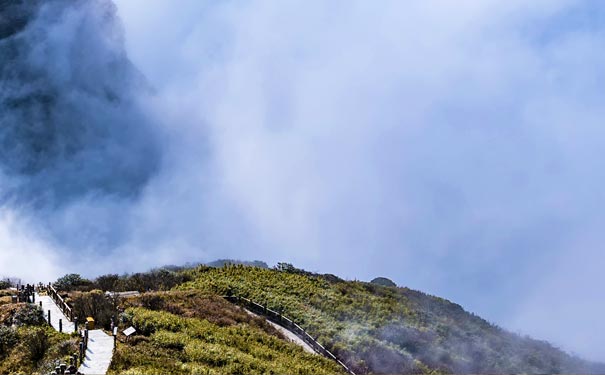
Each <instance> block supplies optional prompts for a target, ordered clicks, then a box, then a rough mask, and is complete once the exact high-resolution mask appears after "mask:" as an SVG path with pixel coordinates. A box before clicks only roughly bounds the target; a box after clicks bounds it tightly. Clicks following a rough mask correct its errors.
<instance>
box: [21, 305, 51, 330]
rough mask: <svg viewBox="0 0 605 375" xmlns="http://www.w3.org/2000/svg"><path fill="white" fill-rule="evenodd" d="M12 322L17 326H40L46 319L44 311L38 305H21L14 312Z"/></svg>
mask: <svg viewBox="0 0 605 375" xmlns="http://www.w3.org/2000/svg"><path fill="white" fill-rule="evenodd" d="M13 324H15V325H17V326H25V325H28V326H40V325H43V324H46V321H45V320H44V313H43V312H42V309H41V308H40V307H39V306H35V305H23V307H22V308H20V309H19V310H17V311H16V312H15V315H14V316H13Z"/></svg>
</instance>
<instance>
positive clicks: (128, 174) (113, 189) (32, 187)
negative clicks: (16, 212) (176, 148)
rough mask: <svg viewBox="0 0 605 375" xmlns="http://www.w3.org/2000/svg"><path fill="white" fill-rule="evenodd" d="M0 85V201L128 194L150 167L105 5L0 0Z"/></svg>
mask: <svg viewBox="0 0 605 375" xmlns="http://www.w3.org/2000/svg"><path fill="white" fill-rule="evenodd" d="M0 86H1V87H2V90H1V91H0V124H1V126H0V145H1V147H0V178H2V179H3V183H2V188H0V199H1V200H2V203H7V202H10V203H15V202H17V203H19V204H20V203H23V202H27V203H28V205H32V206H35V207H47V208H48V207H57V206H61V205H64V204H66V203H69V202H71V201H73V200H75V199H77V198H81V197H84V196H88V195H95V196H99V195H100V196H104V195H111V196H113V197H118V198H120V197H122V198H132V197H133V196H136V195H137V194H138V193H139V192H140V190H141V189H142V188H143V187H144V186H145V184H146V183H147V181H148V180H149V178H151V176H152V175H153V174H154V172H155V171H156V169H157V168H158V164H159V148H158V146H157V145H158V143H157V141H156V137H155V133H154V131H153V126H151V125H150V121H149V119H147V118H146V116H145V115H144V111H142V110H141V109H140V108H139V105H138V103H137V99H138V98H139V97H140V96H141V95H143V94H145V89H144V85H143V80H142V78H141V77H140V75H139V73H138V72H137V70H136V69H135V68H134V67H133V65H132V64H131V62H130V61H129V59H128V57H127V55H126V53H125V50H124V42H123V32H122V29H121V25H120V23H119V20H118V19H117V15H116V8H115V6H114V5H113V3H112V2H111V1H106V0H95V1H92V0H82V1H66V0H45V1H41V0H33V1H32V0H18V1H15V0H1V1H0Z"/></svg>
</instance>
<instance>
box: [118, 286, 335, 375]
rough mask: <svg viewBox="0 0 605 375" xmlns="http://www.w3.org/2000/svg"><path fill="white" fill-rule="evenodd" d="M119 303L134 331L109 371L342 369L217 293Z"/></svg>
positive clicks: (158, 295)
mask: <svg viewBox="0 0 605 375" xmlns="http://www.w3.org/2000/svg"><path fill="white" fill-rule="evenodd" d="M122 307H123V308H124V309H125V310H124V313H123V314H122V322H121V323H122V324H123V325H124V326H129V325H132V326H134V327H135V328H136V329H137V331H138V334H137V335H136V336H135V337H133V338H131V339H130V340H122V341H123V342H122V344H121V345H118V350H117V352H116V354H115V356H114V359H113V362H112V365H111V369H110V374H137V375H138V374H340V373H342V371H341V369H340V368H339V367H338V366H337V365H336V364H335V363H334V362H332V361H330V360H327V359H325V358H323V357H320V356H318V355H314V354H309V353H306V352H305V351H303V349H302V348H300V347H299V346H297V345H295V344H292V343H290V342H288V341H286V340H284V338H283V337H282V336H281V335H280V334H279V333H278V332H277V331H276V330H275V329H274V328H272V326H271V325H269V324H267V323H266V321H265V320H264V319H261V318H258V317H252V316H250V315H249V314H247V313H245V312H244V311H243V310H241V309H239V308H237V307H235V306H233V305H231V304H229V303H228V302H226V301H225V300H223V299H222V298H220V297H216V296H209V295H205V294H203V293H201V294H200V293H197V292H193V293H181V292H165V293H149V294H145V295H143V296H142V297H138V298H129V299H128V300H126V301H125V302H124V303H123V305H122Z"/></svg>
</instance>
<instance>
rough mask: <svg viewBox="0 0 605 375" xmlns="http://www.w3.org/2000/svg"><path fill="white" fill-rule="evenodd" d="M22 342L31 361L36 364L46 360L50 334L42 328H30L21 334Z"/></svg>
mask: <svg viewBox="0 0 605 375" xmlns="http://www.w3.org/2000/svg"><path fill="white" fill-rule="evenodd" d="M20 341H21V342H22V343H23V347H24V348H25V349H26V350H27V353H28V357H29V359H30V360H31V361H32V362H34V363H36V362H38V361H40V360H41V359H42V358H44V355H45V354H46V351H47V350H48V348H49V347H50V345H49V340H48V333H47V332H46V330H45V329H44V328H42V327H31V328H29V327H28V328H27V329H26V330H24V331H23V333H22V334H21V337H20Z"/></svg>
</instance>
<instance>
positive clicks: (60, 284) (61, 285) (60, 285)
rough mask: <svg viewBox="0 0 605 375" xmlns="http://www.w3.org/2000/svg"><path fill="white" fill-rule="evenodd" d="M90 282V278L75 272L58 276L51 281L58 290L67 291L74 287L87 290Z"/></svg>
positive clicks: (74, 288)
mask: <svg viewBox="0 0 605 375" xmlns="http://www.w3.org/2000/svg"><path fill="white" fill-rule="evenodd" d="M91 284H92V282H91V281H90V280H88V279H85V278H83V277H82V276H80V275H78V274H77V273H71V274H68V275H65V276H63V277H60V278H59V279H58V280H57V281H55V282H54V283H53V286H54V287H55V289H57V290H58V291H63V292H69V291H72V290H76V289H83V290H88V288H89V287H90V285H91Z"/></svg>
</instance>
